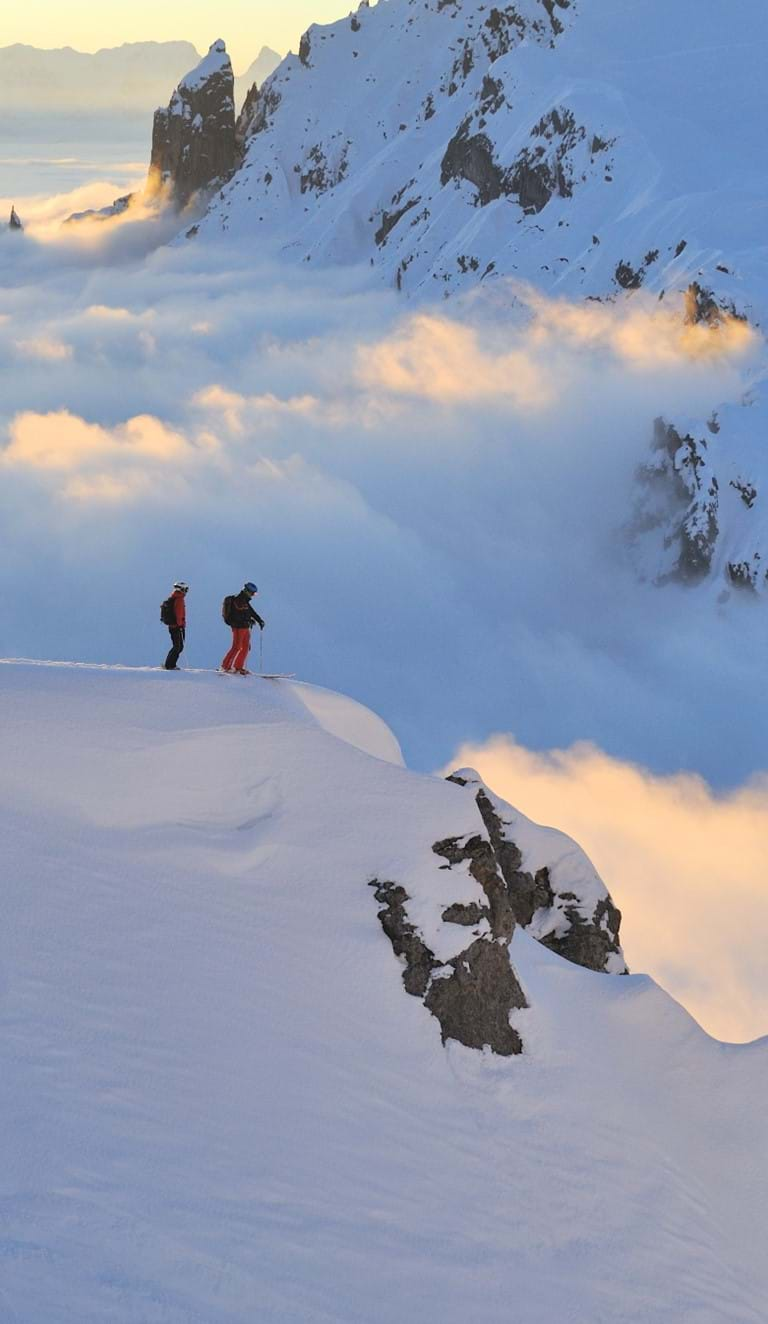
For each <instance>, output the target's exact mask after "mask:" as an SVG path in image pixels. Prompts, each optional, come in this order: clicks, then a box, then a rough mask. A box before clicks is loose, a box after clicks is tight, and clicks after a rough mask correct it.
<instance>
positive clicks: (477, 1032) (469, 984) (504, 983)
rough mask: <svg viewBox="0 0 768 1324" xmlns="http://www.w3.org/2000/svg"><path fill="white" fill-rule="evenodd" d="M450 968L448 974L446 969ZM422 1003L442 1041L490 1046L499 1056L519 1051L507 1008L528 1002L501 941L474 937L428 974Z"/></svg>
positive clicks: (522, 1005) (520, 1044)
mask: <svg viewBox="0 0 768 1324" xmlns="http://www.w3.org/2000/svg"><path fill="white" fill-rule="evenodd" d="M449 971H450V973H448V972H449ZM424 1005H425V1006H426V1007H428V1009H429V1010H430V1011H431V1012H432V1015H433V1016H436V1017H437V1019H438V1020H439V1022H440V1029H441V1031H442V1038H443V1043H445V1042H446V1040H448V1039H457V1040H458V1042H459V1043H460V1044H465V1045H466V1046H467V1048H486V1047H487V1048H490V1049H491V1050H492V1051H493V1052H494V1053H498V1054H499V1055H500V1056H502V1057H510V1056H512V1055H513V1054H515V1053H522V1051H523V1042H522V1039H521V1038H520V1035H519V1034H518V1032H517V1030H515V1029H513V1028H512V1026H511V1025H510V1023H509V1013H510V1011H512V1010H514V1009H515V1008H524V1007H527V1006H528V1003H527V1002H526V1000H525V994H524V993H523V990H522V988H521V987H520V984H519V983H518V979H517V976H516V974H515V972H514V970H513V969H512V966H511V964H510V960H509V954H508V952H507V949H506V947H505V946H501V945H499V944H497V943H493V942H487V941H485V940H484V939H483V938H478V939H476V941H475V942H473V943H472V945H471V947H468V948H467V950H466V951H464V952H462V953H461V954H460V955H459V956H456V957H454V958H453V959H452V960H451V961H448V962H447V963H446V965H445V966H443V967H442V969H441V970H440V973H439V976H438V977H435V978H433V980H432V982H431V984H430V986H429V989H428V990H427V994H426V997H425V998H424Z"/></svg>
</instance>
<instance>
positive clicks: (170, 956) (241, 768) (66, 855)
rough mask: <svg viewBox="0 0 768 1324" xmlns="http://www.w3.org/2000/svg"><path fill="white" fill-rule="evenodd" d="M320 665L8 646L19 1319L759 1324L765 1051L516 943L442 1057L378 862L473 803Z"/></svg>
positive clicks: (415, 858) (424, 872)
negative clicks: (518, 986) (409, 754)
mask: <svg viewBox="0 0 768 1324" xmlns="http://www.w3.org/2000/svg"><path fill="white" fill-rule="evenodd" d="M179 682H180V683H179ZM301 689H302V687H300V686H295V685H293V684H290V683H286V684H281V685H273V686H253V685H251V686H243V687H236V686H233V685H227V684H223V683H222V682H221V681H220V680H219V679H218V678H214V677H213V676H208V675H206V674H204V673H194V672H190V673H188V674H187V675H186V676H185V675H184V674H182V675H181V676H177V677H167V678H166V677H164V676H162V675H161V674H160V673H158V672H157V671H156V670H154V669H146V670H142V669H135V670H134V669H130V668H118V667H99V666H98V665H83V666H72V665H68V664H56V663H53V664H47V663H43V664H29V663H8V664H6V665H3V666H2V667H1V668H0V709H1V710H2V723H3V731H4V742H3V753H4V757H3V759H2V760H1V761H0V797H1V803H2V805H3V809H2V816H3V824H2V835H3V845H4V850H3V858H4V871H3V893H4V905H3V921H4V922H3V927H2V932H1V933H0V1035H1V1036H2V1045H3V1048H2V1052H3V1071H2V1073H0V1123H1V1126H2V1135H3V1137H4V1145H3V1149H4V1155H3V1162H2V1166H1V1167H0V1172H1V1173H2V1175H1V1176H0V1199H1V1200H2V1208H3V1224H2V1232H0V1256H1V1257H2V1261H3V1276H2V1289H1V1290H2V1298H1V1299H2V1313H3V1318H4V1319H8V1320H9V1321H13V1322H14V1324H41V1321H45V1324H65V1322H66V1324H72V1321H74V1320H77V1322H78V1324H97V1322H98V1324H103V1322H104V1321H105V1320H107V1319H108V1320H110V1321H114V1322H115V1324H123V1322H124V1324H136V1322H137V1321H142V1324H145V1322H146V1324H233V1322H234V1321H243V1324H246V1321H247V1322H248V1324H252V1321H253V1320H255V1319H258V1320H259V1321H260V1324H262V1322H263V1324H277V1322H278V1321H279V1322H280V1324H288V1321H290V1322H291V1324H295V1322H296V1321H299V1320H301V1321H302V1322H304V1321H307V1322H308V1324H309V1322H311V1324H360V1321H365V1322H366V1324H395V1322H396V1321H397V1322H398V1324H399V1322H400V1321H404V1320H406V1321H409V1320H414V1319H416V1318H434V1319H440V1320H441V1321H446V1322H447V1324H452V1322H453V1321H455V1322H456V1324H459V1321H461V1322H462V1324H464V1322H465V1321H466V1320H468V1319H470V1320H482V1321H483V1324H496V1322H497V1321H498V1322H499V1324H501V1322H502V1321H505V1322H506V1321H512V1320H515V1321H523V1322H524V1324H553V1322H554V1321H557V1322H558V1324H587V1321H588V1322H589V1324H608V1321H611V1322H612V1324H658V1322H660V1321H665V1322H668V1324H673V1321H674V1322H675V1324H678V1321H685V1322H686V1324H689V1322H691V1324H720V1322H721V1321H722V1322H725V1321H729V1322H732V1324H762V1321H764V1318H765V1315H764V1302H765V1300H766V1299H768V1276H767V1271H766V1262H765V1256H764V1253H763V1248H764V1244H765V1231H766V1229H765V1198H764V1196H765V1189H766V1178H767V1177H768V1146H767V1145H766V1130H765V1120H764V1111H765V1110H764V1100H765V1097H766V1087H767V1086H768V1040H761V1041H758V1042H756V1043H755V1044H752V1045H746V1046H732V1045H725V1044H720V1043H717V1042H716V1041H714V1040H712V1039H711V1038H709V1037H708V1036H707V1035H706V1034H705V1033H704V1032H703V1031H702V1030H701V1029H700V1028H699V1026H697V1025H696V1023H695V1022H694V1021H693V1020H692V1019H691V1017H690V1016H688V1014H687V1013H686V1012H685V1011H684V1010H683V1009H682V1008H681V1007H680V1006H679V1005H678V1004H676V1003H675V1002H674V1001H673V1000H672V999H671V998H669V997H668V996H667V995H666V994H665V993H664V992H663V991H662V990H660V989H659V988H658V987H657V986H656V985H655V984H654V983H653V981H652V980H650V979H649V978H647V977H646V976H643V975H635V976H629V977H627V978H615V977H610V976H604V975H597V974H593V973H591V972H588V971H585V970H582V969H580V968H577V967H575V966H572V965H569V964H568V963H566V962H564V961H562V960H560V959H559V958H558V957H556V956H554V955H552V954H551V953H549V952H547V951H546V950H545V949H544V948H542V947H541V946H540V945H539V944H537V943H535V942H534V941H533V940H531V939H530V938H528V937H527V936H526V935H525V934H522V933H520V932H518V933H517V934H516V936H515V940H514V943H513V961H514V963H515V966H516V969H517V970H518V973H519V975H520V977H521V979H522V982H523V985H524V987H525V990H526V993H527V996H528V999H529V1002H530V1004H531V1010H529V1011H525V1012H518V1013H515V1024H516V1025H517V1026H518V1027H519V1029H520V1032H521V1034H522V1035H523V1037H524V1041H525V1044H526V1049H527V1051H526V1055H525V1056H524V1057H523V1058H521V1059H501V1058H495V1057H493V1056H492V1055H489V1054H485V1055H484V1054H480V1053H476V1052H472V1051H470V1050H467V1049H463V1048H461V1047H460V1046H459V1045H456V1044H450V1045H449V1046H448V1047H447V1049H446V1048H443V1047H442V1046H441V1043H440V1037H439V1030H438V1026H437V1022H436V1021H435V1020H434V1019H433V1018H432V1017H430V1016H429V1015H428V1013H427V1012H426V1010H425V1008H424V1007H423V1006H422V1005H421V1003H420V1001H419V1000H418V999H416V998H411V997H408V996H407V995H406V994H405V993H404V990H403V987H402V983H401V979H400V966H399V964H398V962H397V961H396V960H395V958H394V957H393V955H392V951H391V949H390V946H389V943H388V942H387V941H386V940H385V938H384V937H383V935H382V933H381V930H380V928H379V925H378V922H377V920H376V906H375V903H374V902H373V899H372V896H371V893H370V890H369V888H368V887H367V883H368V881H369V880H370V879H371V878H372V877H390V878H397V879H399V880H401V881H402V882H403V884H404V886H406V888H408V890H409V891H417V890H418V889H419V888H422V889H425V888H426V889H427V890H428V891H429V890H431V891H432V892H434V893H435V894H436V896H437V898H439V897H440V890H441V889H445V890H444V891H443V899H444V900H445V899H450V900H455V899H456V896H455V893H456V891H457V889H458V887H459V883H460V880H458V879H457V877H456V876H452V875H450V874H449V875H446V874H445V873H444V872H441V871H440V870H439V868H438V867H437V864H436V860H435V857H434V855H433V854H432V852H431V845H432V843H433V842H434V841H436V840H437V839H439V838H441V837H444V836H446V835H448V834H449V833H450V834H460V833H461V832H462V831H469V830H470V828H471V826H472V824H471V822H470V815H469V808H470V806H471V801H470V800H468V799H467V798H466V796H465V795H464V793H463V792H462V790H461V789H460V788H458V787H456V786H454V785H451V784H449V783H445V782H442V781H440V780H438V779H436V778H432V777H427V776H423V775H419V774H415V773H413V772H410V771H408V770H407V769H405V768H403V767H402V766H398V765H397V763H396V762H395V761H390V762H387V761H385V760H384V759H382V758H371V757H370V756H369V755H367V754H366V753H364V752H363V751H362V750H361V749H359V748H355V747H354V744H353V743H350V738H351V737H352V736H355V735H356V736H357V739H358V742H359V743H364V742H365V740H366V739H367V738H368V737H369V736H370V730H371V726H370V724H369V723H368V722H367V721H366V720H365V718H364V713H365V710H359V706H358V705H350V706H349V707H348V711H347V713H346V720H345V726H346V735H347V739H346V740H339V739H336V738H334V737H333V736H332V735H331V734H329V732H327V731H325V730H324V729H323V728H322V725H321V724H320V723H319V721H318V716H317V710H316V713H315V715H314V716H313V715H312V713H311V712H310V711H308V705H307V704H306V703H305V702H304V701H303V699H302V696H301V695H300V693H299V691H300V690H301ZM314 699H316V696H313V700H314ZM334 702H335V708H336V725H337V727H338V726H339V724H340V721H341V718H340V714H341V712H342V710H343V708H344V705H345V703H346V701H345V700H344V699H343V698H342V697H341V696H335V700H334ZM309 707H311V703H310V705H309ZM324 707H325V710H326V711H328V709H329V707H330V701H329V700H328V698H323V699H322V701H321V702H318V704H317V708H318V709H322V708H324ZM376 720H378V719H376ZM374 725H375V723H374ZM366 733H367V734H366ZM379 734H380V733H379ZM391 748H392V747H391ZM441 904H442V902H441Z"/></svg>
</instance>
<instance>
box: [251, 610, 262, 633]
mask: <svg viewBox="0 0 768 1324" xmlns="http://www.w3.org/2000/svg"><path fill="white" fill-rule="evenodd" d="M253 614H254V617H255V619H256V624H257V625H258V627H259V629H260V630H263V629H264V622H263V620H262V619H261V617H260V616H259V615H258V613H257V612H254V613H253Z"/></svg>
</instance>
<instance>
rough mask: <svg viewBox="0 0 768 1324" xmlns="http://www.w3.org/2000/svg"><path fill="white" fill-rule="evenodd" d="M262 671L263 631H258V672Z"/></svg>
mask: <svg viewBox="0 0 768 1324" xmlns="http://www.w3.org/2000/svg"><path fill="white" fill-rule="evenodd" d="M263 670H264V631H263V630H259V671H262V672H263Z"/></svg>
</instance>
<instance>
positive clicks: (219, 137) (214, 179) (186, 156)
mask: <svg viewBox="0 0 768 1324" xmlns="http://www.w3.org/2000/svg"><path fill="white" fill-rule="evenodd" d="M237 160H238V152H237V143H236V136H235V99H234V77H233V73H232V64H231V62H230V59H229V56H228V55H227V52H226V47H225V45H224V42H223V41H215V42H214V43H213V45H212V46H211V48H210V50H209V52H208V54H207V56H206V57H205V59H204V60H202V61H201V62H200V64H199V65H198V66H197V68H196V69H193V70H192V72H191V73H188V74H187V75H186V77H184V78H183V79H182V80H181V82H180V83H179V86H178V87H177V89H176V91H175V92H174V94H173V96H172V97H171V100H170V103H169V105H168V107H167V109H160V110H158V111H156V113H155V120H154V126H153V131H152V157H151V161H150V167H149V179H148V181H147V192H148V193H149V194H150V196H154V195H157V194H160V193H167V194H168V196H169V198H170V199H171V200H172V201H173V203H174V204H175V205H176V206H177V207H178V208H183V207H185V206H186V205H187V204H188V203H189V202H190V201H191V199H192V198H194V197H195V196H196V195H205V194H206V193H209V192H210V191H211V190H212V189H214V188H215V187H218V186H220V185H221V184H223V183H225V182H226V180H227V179H229V177H230V176H231V175H232V173H233V171H234V169H235V166H236V164H237Z"/></svg>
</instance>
